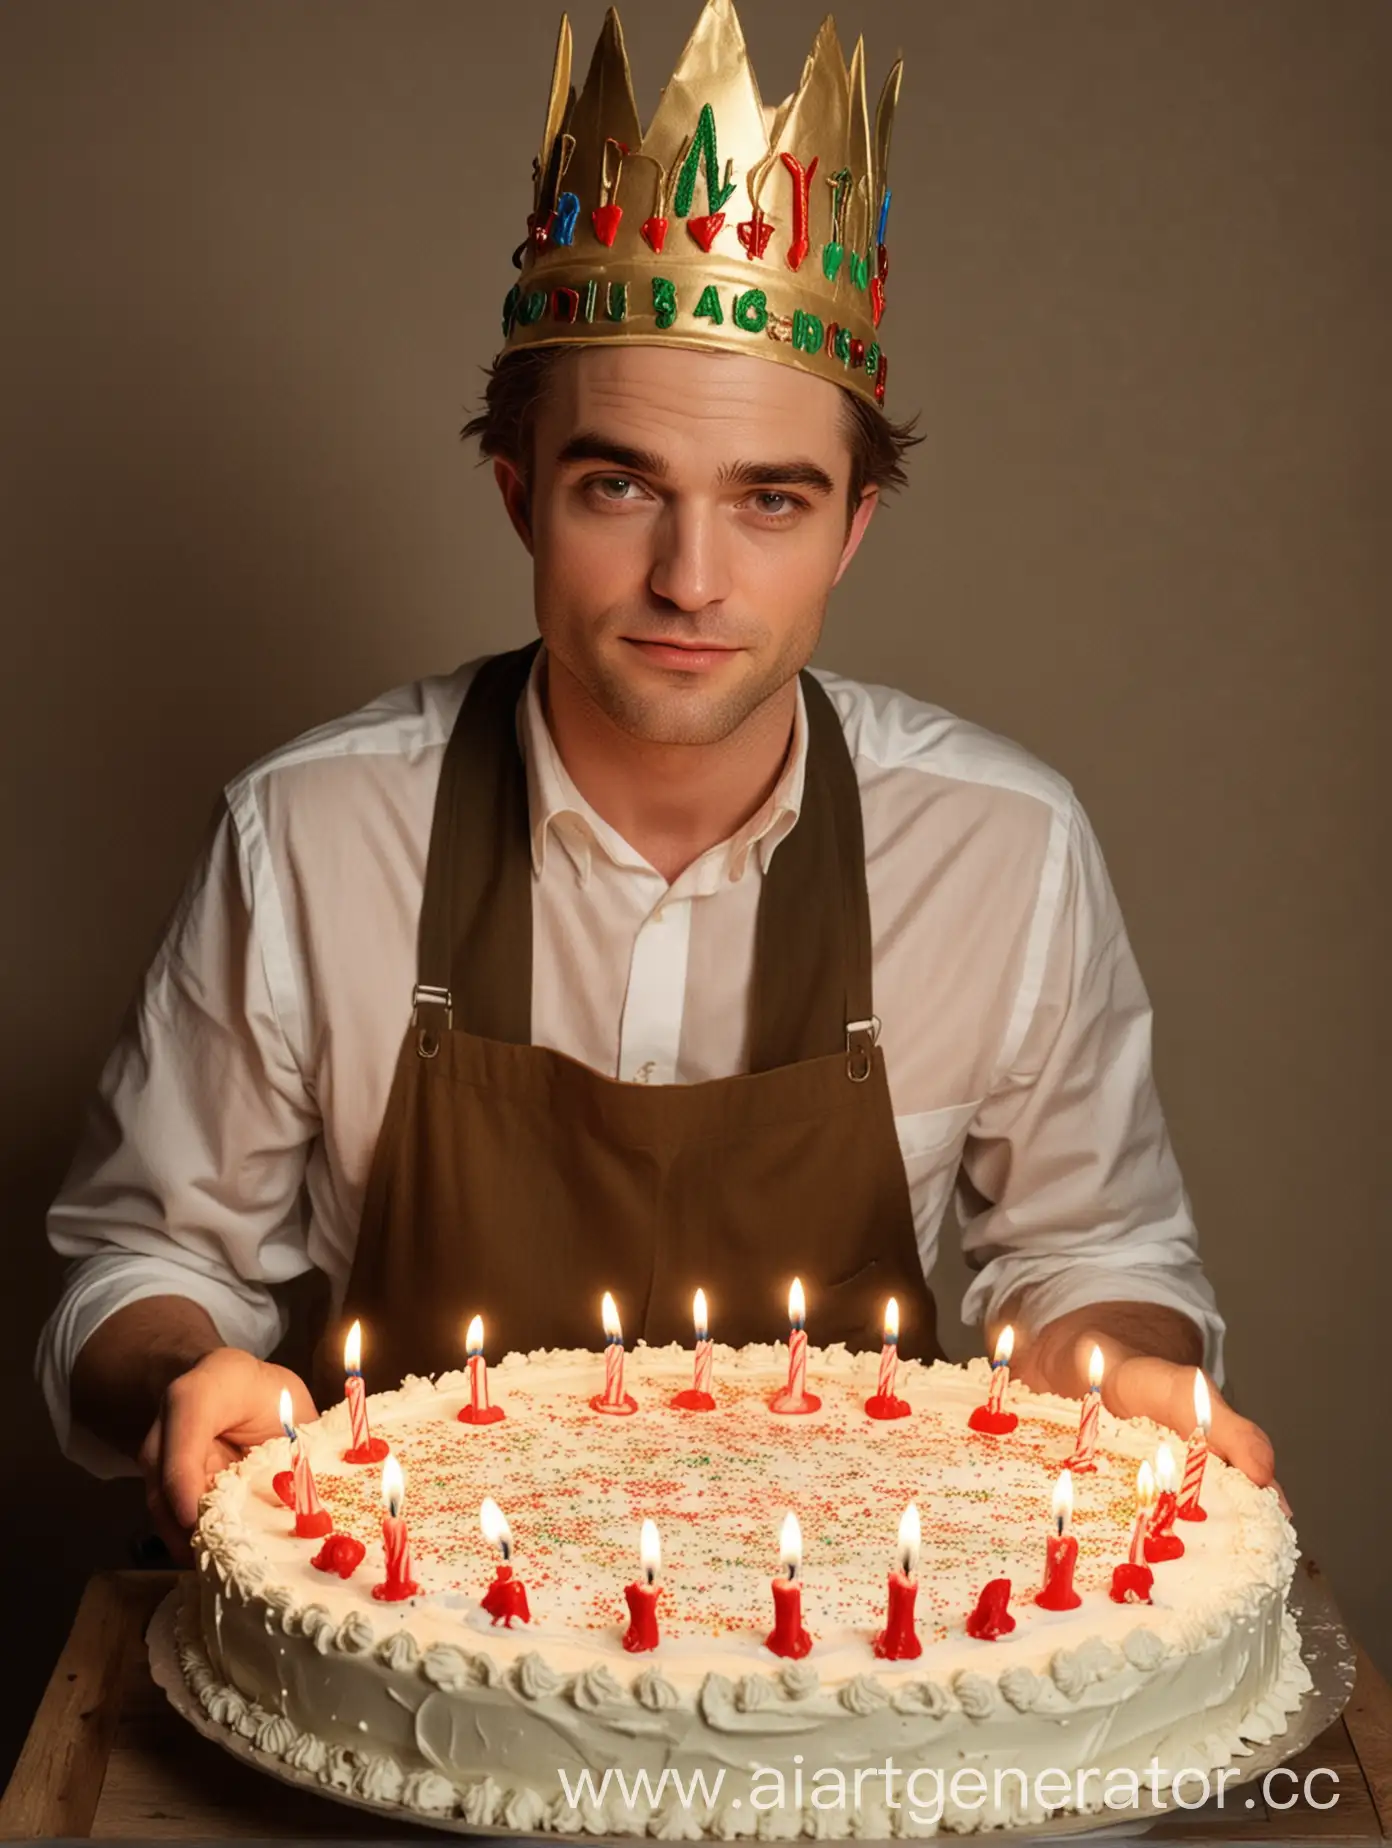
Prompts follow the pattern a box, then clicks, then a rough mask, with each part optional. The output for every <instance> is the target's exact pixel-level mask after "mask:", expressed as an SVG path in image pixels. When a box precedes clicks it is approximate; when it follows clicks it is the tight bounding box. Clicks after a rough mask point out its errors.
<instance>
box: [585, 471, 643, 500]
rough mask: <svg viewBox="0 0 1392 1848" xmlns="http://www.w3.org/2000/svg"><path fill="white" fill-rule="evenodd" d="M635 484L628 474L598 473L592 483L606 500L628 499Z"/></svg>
mask: <svg viewBox="0 0 1392 1848" xmlns="http://www.w3.org/2000/svg"><path fill="white" fill-rule="evenodd" d="M633 485H634V484H633V482H632V481H631V480H630V479H629V477H628V476H627V475H597V476H595V478H594V480H593V481H591V483H590V486H591V487H592V488H593V489H594V490H595V491H596V492H597V493H598V494H599V495H600V496H601V497H602V498H603V499H604V500H626V499H627V497H628V490H629V489H630V488H631V487H632V486H633Z"/></svg>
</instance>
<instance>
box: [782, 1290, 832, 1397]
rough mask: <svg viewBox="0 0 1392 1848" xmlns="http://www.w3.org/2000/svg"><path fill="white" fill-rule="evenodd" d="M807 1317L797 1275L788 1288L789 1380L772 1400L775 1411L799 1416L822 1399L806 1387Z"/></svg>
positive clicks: (805, 1305)
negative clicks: (804, 1324)
mask: <svg viewBox="0 0 1392 1848" xmlns="http://www.w3.org/2000/svg"><path fill="white" fill-rule="evenodd" d="M806 1317H807V1304H806V1301H805V1300H804V1298H803V1294H802V1284H801V1282H800V1280H799V1279H798V1278H796V1277H794V1278H793V1287H792V1289H790V1290H789V1292H788V1320H789V1322H790V1323H791V1324H792V1326H791V1327H790V1328H789V1330H788V1384H787V1385H786V1386H785V1387H784V1389H783V1391H782V1392H779V1393H775V1394H774V1396H773V1398H772V1399H771V1400H770V1401H769V1405H770V1407H771V1409H772V1410H773V1411H775V1412H785V1413H790V1414H792V1415H794V1416H797V1415H800V1414H801V1413H803V1412H815V1411H817V1410H819V1409H820V1407H821V1403H822V1402H821V1400H820V1399H819V1398H818V1397H817V1395H816V1393H814V1392H808V1390H807V1330H806V1329H805V1328H804V1327H803V1322H804V1321H805V1320H806Z"/></svg>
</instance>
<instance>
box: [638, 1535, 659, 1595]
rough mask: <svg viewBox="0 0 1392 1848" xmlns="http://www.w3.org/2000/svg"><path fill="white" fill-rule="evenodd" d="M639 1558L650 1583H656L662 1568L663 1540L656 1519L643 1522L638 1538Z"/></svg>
mask: <svg viewBox="0 0 1392 1848" xmlns="http://www.w3.org/2000/svg"><path fill="white" fill-rule="evenodd" d="M638 1558H639V1560H640V1561H641V1562H642V1566H643V1572H644V1575H645V1576H646V1578H647V1581H648V1583H649V1584H650V1585H653V1584H656V1582H657V1575H658V1573H659V1572H660V1571H661V1570H662V1542H661V1540H659V1538H658V1534H657V1522H656V1521H644V1523H643V1529H642V1533H641V1534H640V1536H639V1540H638Z"/></svg>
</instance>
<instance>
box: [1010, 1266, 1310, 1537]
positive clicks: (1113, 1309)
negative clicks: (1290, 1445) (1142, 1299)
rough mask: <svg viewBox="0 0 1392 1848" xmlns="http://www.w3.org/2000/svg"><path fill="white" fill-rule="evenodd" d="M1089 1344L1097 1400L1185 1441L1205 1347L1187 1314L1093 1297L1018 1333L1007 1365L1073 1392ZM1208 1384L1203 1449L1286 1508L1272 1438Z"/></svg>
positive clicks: (1035, 1385)
mask: <svg viewBox="0 0 1392 1848" xmlns="http://www.w3.org/2000/svg"><path fill="white" fill-rule="evenodd" d="M1020 1311H1021V1304H1020V1302H1019V1301H1018V1299H1017V1300H1016V1301H1014V1302H1012V1303H1009V1304H1007V1305H1006V1307H1005V1308H1004V1310H1003V1311H1002V1312H1001V1315H1000V1317H999V1319H998V1320H996V1321H993V1322H992V1324H991V1327H990V1328H989V1329H988V1330H987V1339H988V1343H989V1346H990V1349H991V1351H994V1346H995V1339H996V1335H997V1334H998V1333H999V1330H1000V1328H1001V1327H1002V1326H1003V1325H1004V1324H1005V1323H1006V1322H1010V1321H1014V1320H1015V1319H1016V1318H1017V1317H1018V1316H1019V1315H1020ZM1094 1347H1100V1348H1101V1350H1102V1357H1103V1360H1104V1362H1105V1371H1104V1372H1103V1375H1102V1403H1103V1404H1104V1405H1105V1406H1106V1408H1107V1410H1108V1411H1109V1412H1114V1413H1115V1414H1116V1415H1117V1417H1118V1418H1153V1419H1154V1420H1155V1422H1156V1423H1157V1424H1162V1425H1167V1426H1168V1427H1169V1429H1170V1430H1172V1431H1174V1432H1176V1433H1177V1434H1178V1435H1179V1436H1180V1437H1182V1438H1183V1439H1184V1440H1185V1441H1186V1443H1187V1441H1188V1439H1189V1437H1190V1436H1191V1435H1192V1433H1193V1430H1194V1370H1195V1368H1196V1367H1197V1366H1198V1364H1199V1360H1200V1358H1201V1357H1202V1353H1203V1342H1202V1339H1201V1337H1200V1335H1199V1331H1198V1329H1197V1328H1196V1327H1195V1326H1194V1324H1193V1323H1192V1322H1191V1321H1190V1320H1189V1318H1188V1317H1187V1316H1184V1315H1181V1314H1180V1313H1179V1312H1178V1311H1177V1310H1175V1309H1169V1308H1165V1307H1163V1306H1161V1305H1160V1304H1152V1303H1126V1302H1117V1303H1092V1304H1089V1305H1088V1307H1087V1308H1085V1309H1078V1310H1075V1311H1074V1312H1073V1313H1072V1314H1069V1315H1064V1316H1060V1317H1059V1318H1058V1319H1057V1320H1056V1321H1053V1322H1049V1323H1046V1324H1045V1326H1044V1327H1043V1328H1041V1329H1039V1330H1038V1331H1037V1333H1034V1334H1032V1335H1030V1336H1029V1337H1028V1338H1027V1339H1023V1340H1022V1341H1021V1342H1020V1344H1019V1345H1018V1346H1017V1348H1016V1353H1015V1356H1014V1358H1013V1359H1012V1361H1011V1367H1010V1370H1011V1372H1012V1373H1013V1374H1014V1375H1015V1377H1016V1378H1017V1379H1019V1380H1021V1381H1022V1382H1023V1384H1025V1385H1026V1386H1028V1387H1030V1388H1031V1389H1032V1390H1034V1391H1036V1392H1055V1393H1062V1394H1063V1396H1064V1397H1065V1398H1078V1397H1080V1396H1081V1394H1082V1393H1083V1392H1084V1391H1085V1390H1086V1389H1087V1383H1088V1375H1087V1368H1088V1361H1089V1359H1090V1358H1091V1355H1092V1350H1093V1348H1094ZM1205 1378H1207V1375H1205ZM1208 1391H1209V1397H1210V1399H1211V1400H1212V1404H1213V1419H1212V1424H1211V1425H1210V1428H1209V1434H1208V1447H1209V1449H1210V1450H1211V1451H1212V1452H1213V1453H1214V1455H1215V1456H1219V1457H1222V1459H1223V1461H1224V1462H1225V1463H1231V1464H1232V1465H1233V1466H1234V1467H1235V1468H1237V1469H1240V1470H1241V1471H1242V1473H1243V1475H1244V1476H1248V1477H1250V1478H1251V1480H1252V1481H1253V1482H1255V1483H1256V1485H1257V1487H1258V1488H1263V1489H1264V1488H1274V1489H1275V1491H1276V1495H1277V1498H1278V1500H1279V1501H1280V1504H1281V1510H1282V1512H1283V1513H1284V1514H1287V1515H1289V1513H1290V1504H1289V1503H1288V1502H1287V1500H1286V1498H1285V1495H1284V1493H1283V1492H1282V1489H1281V1485H1280V1483H1279V1482H1277V1480H1276V1473H1275V1469H1276V1453H1275V1451H1274V1449H1273V1448H1272V1443H1271V1439H1270V1438H1269V1437H1268V1436H1267V1435H1266V1432H1265V1431H1263V1430H1262V1429H1261V1427H1260V1425H1255V1424H1253V1423H1252V1421H1251V1419H1250V1418H1243V1417H1242V1416H1240V1414H1239V1413H1237V1412H1235V1411H1234V1410H1233V1408H1232V1407H1231V1406H1230V1405H1229V1404H1228V1402H1227V1401H1226V1399H1224V1397H1223V1395H1222V1394H1221V1393H1220V1392H1219V1390H1218V1388H1217V1387H1216V1386H1215V1385H1214V1384H1213V1382H1212V1380H1208Z"/></svg>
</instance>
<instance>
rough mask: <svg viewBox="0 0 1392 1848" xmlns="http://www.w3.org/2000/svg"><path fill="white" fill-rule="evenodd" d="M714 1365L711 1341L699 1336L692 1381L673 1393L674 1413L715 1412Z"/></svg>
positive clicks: (704, 1336) (706, 1337)
mask: <svg viewBox="0 0 1392 1848" xmlns="http://www.w3.org/2000/svg"><path fill="white" fill-rule="evenodd" d="M712 1364H713V1357H712V1349H711V1342H710V1339H709V1337H708V1336H706V1335H698V1336H697V1337H696V1360H695V1370H694V1373H693V1375H692V1381H691V1384H690V1385H689V1386H686V1387H684V1388H683V1389H682V1391H681V1392H678V1393H673V1395H672V1408H673V1410H674V1411H678V1412H713V1411H714V1410H715V1395H714V1393H713V1392H712V1391H711V1371H712Z"/></svg>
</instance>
